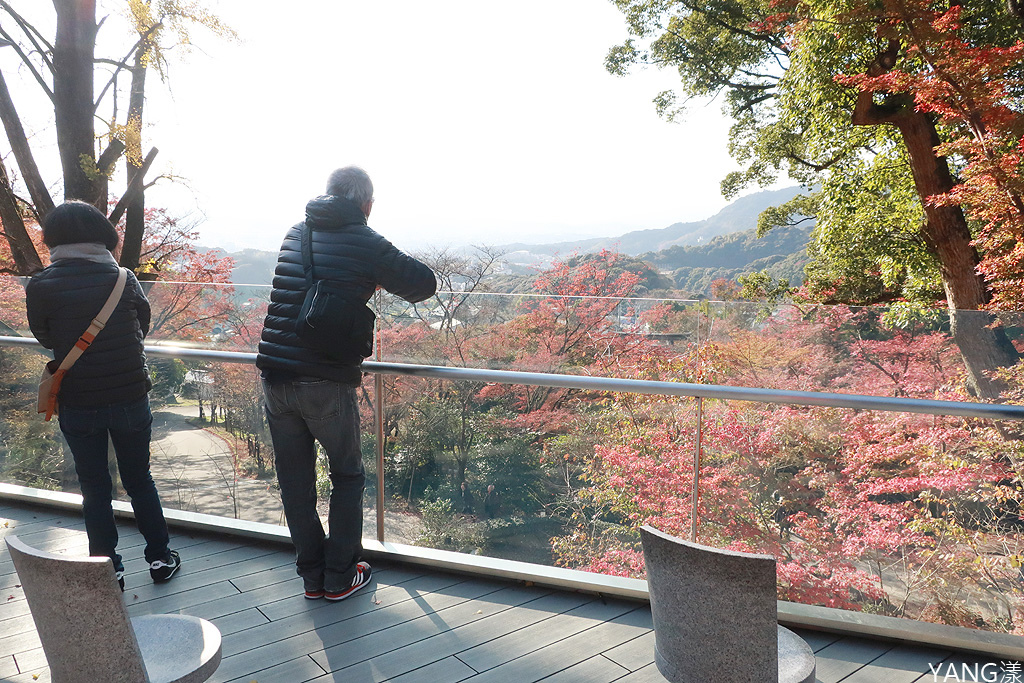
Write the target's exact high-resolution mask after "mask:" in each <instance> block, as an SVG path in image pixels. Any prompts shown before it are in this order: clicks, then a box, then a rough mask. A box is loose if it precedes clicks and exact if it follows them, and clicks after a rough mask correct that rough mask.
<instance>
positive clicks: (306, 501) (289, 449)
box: [263, 377, 366, 592]
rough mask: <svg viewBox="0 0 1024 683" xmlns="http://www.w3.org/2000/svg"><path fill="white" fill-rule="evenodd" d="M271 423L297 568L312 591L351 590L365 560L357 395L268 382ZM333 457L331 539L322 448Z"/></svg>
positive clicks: (326, 384) (347, 389)
mask: <svg viewBox="0 0 1024 683" xmlns="http://www.w3.org/2000/svg"><path fill="white" fill-rule="evenodd" d="M263 391H264V394H265V397H266V411H267V423H268V424H269V425H270V436H271V439H272V440H273V443H274V462H275V466H276V468H277V481H278V484H280V486H281V502H282V503H283V504H284V515H285V519H286V520H287V521H288V531H289V533H290V534H291V537H292V543H293V544H294V545H295V567H296V571H297V573H298V574H299V576H301V577H302V580H303V583H304V584H305V588H306V589H307V590H319V589H325V590H327V591H330V592H333V591H341V590H344V589H345V588H348V587H349V586H350V585H351V584H352V577H353V576H354V575H355V571H356V569H355V565H356V562H358V561H359V558H360V556H361V555H362V552H363V488H364V486H365V483H366V476H365V474H364V472H363V456H362V452H361V451H360V447H359V410H358V406H357V405H356V387H353V386H349V385H345V384H340V383H338V382H334V381H331V380H326V379H320V378H317V377H296V378H295V379H293V380H290V381H283V382H282V381H275V382H268V381H266V380H264V382H263ZM316 441H319V442H320V445H321V446H323V449H324V451H325V452H326V454H327V466H328V469H329V472H330V478H331V500H330V508H329V511H328V514H327V524H328V527H329V529H330V534H329V535H328V534H325V533H324V527H323V524H321V523H320V516H319V515H318V514H317V511H316V503H317V494H316V446H315V442H316Z"/></svg>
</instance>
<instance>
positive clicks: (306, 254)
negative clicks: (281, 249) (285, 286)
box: [302, 224, 313, 291]
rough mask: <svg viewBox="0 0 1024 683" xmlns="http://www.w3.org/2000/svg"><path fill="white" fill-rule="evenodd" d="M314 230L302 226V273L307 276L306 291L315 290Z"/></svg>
mask: <svg viewBox="0 0 1024 683" xmlns="http://www.w3.org/2000/svg"><path fill="white" fill-rule="evenodd" d="M312 232H313V229H312V228H310V227H309V226H308V225H306V224H303V225H302V271H303V272H304V273H305V274H306V290H307V291H308V290H310V289H313V235H312Z"/></svg>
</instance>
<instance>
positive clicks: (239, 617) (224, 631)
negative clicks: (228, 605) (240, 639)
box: [209, 607, 270, 637]
mask: <svg viewBox="0 0 1024 683" xmlns="http://www.w3.org/2000/svg"><path fill="white" fill-rule="evenodd" d="M209 621H211V623H212V624H213V625H214V626H216V627H217V628H218V629H219V630H220V634H221V637H223V636H229V635H231V634H232V633H238V632H239V631H244V630H246V629H249V628H253V627H255V626H261V625H263V624H269V623H270V619H267V618H266V617H265V616H264V615H263V612H261V611H259V609H258V608H256V607H253V608H251V609H247V610H243V611H241V612H233V613H231V614H228V615H227V616H223V617H217V618H215V619H212V620H209Z"/></svg>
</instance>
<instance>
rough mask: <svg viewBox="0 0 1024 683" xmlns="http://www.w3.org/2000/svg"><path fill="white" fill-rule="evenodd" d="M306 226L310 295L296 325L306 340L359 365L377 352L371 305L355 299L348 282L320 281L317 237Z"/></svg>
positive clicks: (304, 263) (304, 257) (304, 247)
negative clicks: (316, 271)
mask: <svg viewBox="0 0 1024 683" xmlns="http://www.w3.org/2000/svg"><path fill="white" fill-rule="evenodd" d="M310 233H311V229H310V227H309V226H308V225H307V226H303V228H302V269H303V271H304V272H305V274H306V298H305V299H304V300H303V302H302V310H301V311H300V312H299V319H298V321H297V322H296V325H295V332H296V333H297V334H298V335H299V338H301V339H302V340H303V341H304V342H306V343H307V344H309V345H310V346H311V347H313V348H314V349H317V350H318V351H322V352H324V353H326V354H327V355H328V356H330V357H331V358H332V359H334V360H336V361H339V362H342V363H354V364H359V363H362V362H363V359H364V358H366V357H367V356H369V355H370V354H371V353H373V323H374V321H375V320H376V319H377V316H376V315H374V313H373V311H372V310H370V308H369V307H368V306H367V305H366V304H364V303H362V302H360V301H357V300H356V299H355V297H353V295H352V292H351V291H350V290H349V288H348V287H345V286H344V285H342V284H340V283H337V282H332V281H330V280H316V279H315V277H314V274H313V245H312V242H313V236H312V235H311V234H310Z"/></svg>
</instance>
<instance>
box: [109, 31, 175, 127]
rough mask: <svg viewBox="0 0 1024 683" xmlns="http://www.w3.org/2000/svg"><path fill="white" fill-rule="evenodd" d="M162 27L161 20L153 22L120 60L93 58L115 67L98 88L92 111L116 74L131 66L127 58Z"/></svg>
mask: <svg viewBox="0 0 1024 683" xmlns="http://www.w3.org/2000/svg"><path fill="white" fill-rule="evenodd" d="M162 27H163V22H157V23H155V24H153V25H152V26H150V27H149V29H147V30H146V32H145V33H144V34H143V35H140V36H139V39H138V40H137V41H135V44H134V45H132V47H131V49H130V50H128V54H126V55H125V56H124V57H123V58H122V59H121V60H120V61H117V60H113V59H97V60H95V61H96V62H100V63H103V64H112V65H113V66H115V67H116V68H115V69H114V73H112V74H110V79H109V80H107V82H106V84H105V85H104V86H103V88H102V89H101V90H100V94H99V95H98V96H97V97H96V101H95V102H94V103H93V111H95V110H96V109H98V108H99V106H100V102H102V101H103V96H104V95H106V94H107V90H109V89H110V88H111V86H112V85H113V84H114V83H116V82H117V76H118V74H120V73H121V71H123V70H124V69H128V68H131V65H130V64H129V63H128V59H129V58H130V57H131V56H132V55H133V54H135V52H136V51H137V50H138V49H139V48H141V47H142V46H143V45H145V44H146V43H148V42H149V39H150V38H152V37H153V34H154V33H156V32H157V31H158V30H160V29H161V28H162Z"/></svg>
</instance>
